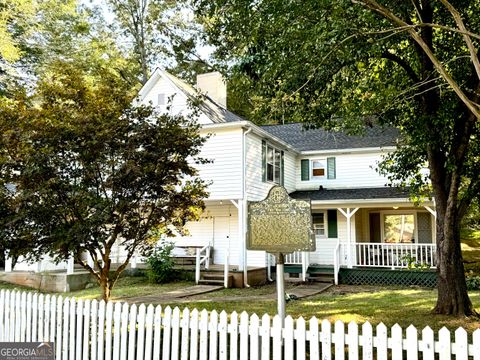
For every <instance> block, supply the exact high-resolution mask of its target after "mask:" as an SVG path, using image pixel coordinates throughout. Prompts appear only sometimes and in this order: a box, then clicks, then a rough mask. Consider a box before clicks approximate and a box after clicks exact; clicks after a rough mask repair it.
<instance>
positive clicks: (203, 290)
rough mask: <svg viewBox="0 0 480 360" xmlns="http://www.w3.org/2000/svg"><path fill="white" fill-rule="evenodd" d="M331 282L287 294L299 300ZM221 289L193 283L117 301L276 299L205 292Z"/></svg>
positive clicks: (265, 296)
mask: <svg viewBox="0 0 480 360" xmlns="http://www.w3.org/2000/svg"><path fill="white" fill-rule="evenodd" d="M331 286H332V284H325V283H310V284H301V285H298V286H295V287H294V288H292V289H287V294H288V295H289V296H290V297H291V299H292V300H300V299H304V298H306V297H309V296H314V295H317V294H320V293H321V292H323V291H325V290H327V289H328V288H329V287H331ZM220 289H223V287H222V286H217V285H195V286H189V287H186V288H183V289H178V290H174V291H169V292H166V293H164V294H152V295H145V296H134V297H130V298H123V299H121V300H120V299H119V301H126V302H128V303H131V304H141V303H144V304H165V303H169V304H171V303H172V302H174V303H178V304H186V303H189V302H204V301H214V302H226V301H239V300H242V301H268V300H276V298H277V294H276V293H275V292H272V293H270V294H265V295H252V296H238V295H236V296H215V297H209V296H208V294H207V293H209V292H212V291H216V290H220Z"/></svg>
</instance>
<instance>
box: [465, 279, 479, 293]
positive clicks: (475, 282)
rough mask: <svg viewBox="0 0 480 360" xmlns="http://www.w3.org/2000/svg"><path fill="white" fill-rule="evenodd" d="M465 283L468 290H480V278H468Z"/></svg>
mask: <svg viewBox="0 0 480 360" xmlns="http://www.w3.org/2000/svg"><path fill="white" fill-rule="evenodd" d="M465 281H466V283H467V290H480V276H467V277H466V278H465Z"/></svg>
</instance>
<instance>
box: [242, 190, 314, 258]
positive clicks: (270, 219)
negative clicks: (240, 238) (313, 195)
mask: <svg viewBox="0 0 480 360" xmlns="http://www.w3.org/2000/svg"><path fill="white" fill-rule="evenodd" d="M247 249H248V250H264V251H267V252H269V253H274V254H280V253H283V254H286V253H291V252H294V251H315V240H314V237H313V232H312V215H311V209H310V202H309V201H303V200H294V199H292V198H290V196H288V193H287V191H286V190H285V188H284V187H282V186H274V187H272V188H271V189H270V192H269V193H268V196H267V198H266V199H265V200H263V201H258V202H252V203H249V205H248V238H247Z"/></svg>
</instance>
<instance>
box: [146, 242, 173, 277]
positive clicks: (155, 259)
mask: <svg viewBox="0 0 480 360" xmlns="http://www.w3.org/2000/svg"><path fill="white" fill-rule="evenodd" d="M174 247H175V246H174V245H173V243H171V242H166V241H165V242H162V243H161V244H160V245H158V246H156V247H155V249H154V250H153V251H152V253H151V254H150V255H149V256H148V257H147V264H148V265H149V266H148V269H147V277H148V279H149V280H150V281H152V282H155V283H157V284H160V283H165V282H169V281H171V280H173V277H174V274H175V271H174V270H173V266H174V265H175V261H174V259H173V257H172V251H173V248H174Z"/></svg>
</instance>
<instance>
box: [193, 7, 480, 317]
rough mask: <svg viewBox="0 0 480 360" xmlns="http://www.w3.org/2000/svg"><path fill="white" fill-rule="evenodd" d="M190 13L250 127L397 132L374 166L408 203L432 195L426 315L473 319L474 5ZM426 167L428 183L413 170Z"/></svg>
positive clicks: (478, 183) (479, 84)
mask: <svg viewBox="0 0 480 360" xmlns="http://www.w3.org/2000/svg"><path fill="white" fill-rule="evenodd" d="M196 5H197V14H198V16H199V17H200V18H201V19H202V20H203V23H204V24H206V25H205V26H206V29H207V32H208V35H209V38H210V41H212V43H213V44H214V45H216V46H217V58H218V59H225V60H226V61H227V62H229V63H230V64H233V66H231V68H230V74H231V76H232V77H233V78H235V79H237V83H239V84H242V90H244V91H245V90H247V91H249V92H250V93H251V94H252V97H251V99H252V102H251V103H252V106H251V112H250V114H251V117H252V118H253V119H261V118H266V119H268V120H267V121H270V122H281V121H284V120H285V119H286V120H287V121H303V122H305V123H306V124H307V125H309V126H325V127H327V128H343V129H345V130H348V131H354V132H360V131H361V129H362V128H363V127H364V126H368V125H369V124H370V123H371V122H372V121H378V122H379V123H380V124H384V125H389V126H395V127H398V128H399V129H400V130H401V132H402V138H401V142H400V143H399V149H398V151H396V152H395V153H394V154H392V155H391V156H390V157H389V158H387V159H385V161H384V162H383V164H382V167H381V169H382V171H384V172H386V173H389V174H390V179H391V180H392V181H393V182H397V183H400V184H404V185H406V184H409V185H412V186H413V190H414V192H415V195H416V196H420V195H423V196H428V194H429V192H431V193H433V195H434V197H435V200H436V210H437V219H436V233H437V256H438V271H437V272H438V299H437V304H436V306H435V309H434V310H435V312H436V313H441V314H455V315H472V314H474V313H475V311H474V309H473V308H472V305H471V302H470V300H469V298H468V294H467V290H466V285H465V278H464V268H463V262H462V254H461V248H460V224H461V220H462V218H463V216H464V215H465V213H466V211H467V209H468V207H469V205H470V203H471V201H472V199H473V198H474V197H475V196H476V194H478V192H479V190H480V176H479V172H478V167H477V166H476V165H475V163H476V159H478V154H479V152H478V150H479V144H478V136H479V135H480V134H479V124H478V121H477V120H478V113H479V109H478V103H479V98H478V97H479V90H480V77H479V69H480V67H479V66H478V52H477V49H476V44H477V43H478V39H479V38H480V37H479V36H478V35H477V34H479V33H480V23H479V22H478V18H477V17H476V14H478V13H479V11H480V4H479V3H478V2H471V1H462V0H458V1H451V2H450V3H449V2H447V1H446V0H438V1H436V0H415V1H410V2H398V1H389V0H385V1H381V3H379V2H377V1H374V0H364V1H361V0H360V1H354V2H352V1H350V0H342V1H335V2H333V1H327V0H324V1H302V2H295V1H294V2H282V1H275V0H274V1H255V2H252V1H229V0H217V1H201V0H200V1H197V2H196ZM379 13H380V14H381V16H378V14H379ZM392 24H393V26H392ZM230 49H231V50H230ZM238 79H242V81H238ZM372 119H374V120H372ZM427 163H428V167H429V169H430V174H429V178H430V179H429V180H430V181H427V179H425V177H424V176H422V173H421V171H420V170H421V168H422V167H423V166H425V164H427Z"/></svg>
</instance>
